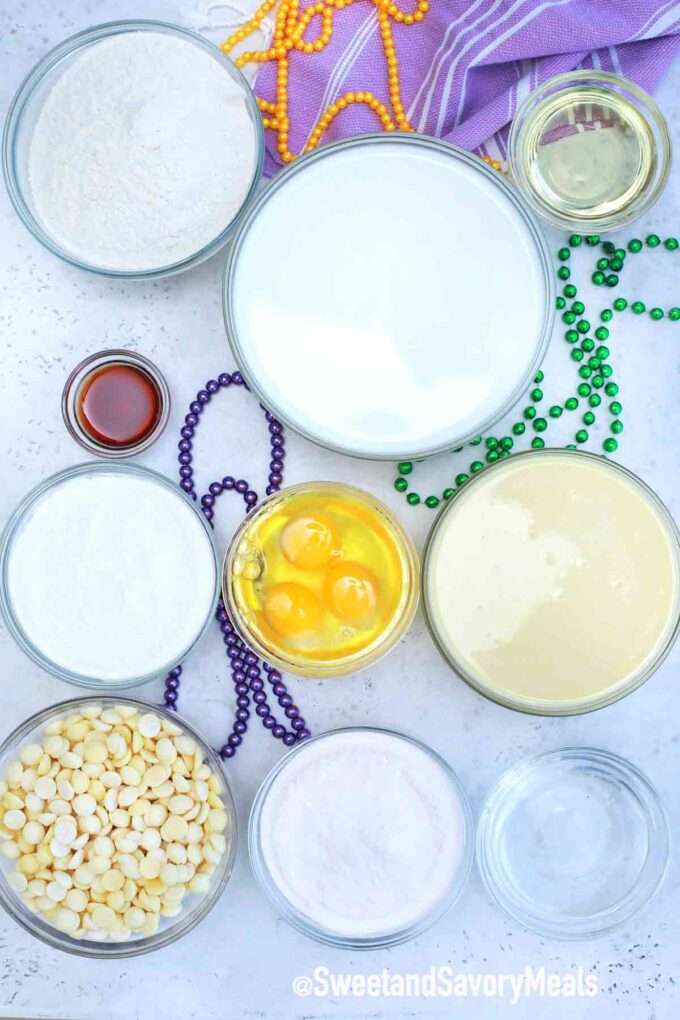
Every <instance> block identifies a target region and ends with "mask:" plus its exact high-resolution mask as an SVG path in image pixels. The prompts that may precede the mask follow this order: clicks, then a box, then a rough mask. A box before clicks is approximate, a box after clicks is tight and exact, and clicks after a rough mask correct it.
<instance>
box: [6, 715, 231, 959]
mask: <svg viewBox="0 0 680 1020" xmlns="http://www.w3.org/2000/svg"><path fill="white" fill-rule="evenodd" d="M235 853H236V811H235V808H234V801H233V798H232V795H231V791H230V789H229V784H228V782H227V779H226V776H225V774H224V771H223V769H222V765H221V762H220V760H219V758H218V757H217V755H216V754H215V752H214V751H212V749H211V748H210V746H209V745H208V744H207V743H206V741H205V740H204V739H203V738H202V737H201V736H200V735H199V734H198V733H197V732H196V731H195V730H194V729H193V728H192V727H191V726H189V724H188V723H186V722H185V721H184V720H182V719H180V718H178V717H177V716H176V715H175V714H174V713H170V712H167V711H166V710H164V709H161V708H156V707H152V706H149V705H146V704H144V703H143V702H140V701H132V700H129V699H122V698H102V697H92V698H79V699H77V700H72V701H64V702H61V703H60V704H58V705H53V706H52V707H51V708H48V709H45V710H44V711H43V712H39V713H38V714H36V715H34V716H32V717H31V718H30V719H28V720H27V721H26V722H25V723H23V724H22V725H21V726H19V727H18V728H17V729H16V730H15V731H14V733H12V734H11V736H9V737H8V738H7V740H6V741H5V742H4V744H3V745H2V747H0V902H1V903H2V905H3V906H4V907H5V909H6V910H7V911H8V913H9V914H11V916H12V917H14V919H15V920H17V921H18V922H19V923H20V924H22V925H23V926H24V928H26V929H27V930H28V931H30V932H31V933H32V934H33V935H36V936H37V937H38V938H40V939H42V940H43V941H44V942H47V943H49V944H50V945H52V946H54V947H56V948H58V949H63V950H66V951H67V952H72V953H77V954H79V955H81V956H92V957H124V956H136V955H138V954H141V953H146V952H149V951H151V950H153V949H159V948H161V947H162V946H165V945H168V944H169V943H170V942H174V941H175V939H177V938H179V937H180V936H182V935H184V934H186V932H188V931H190V930H191V928H193V927H194V926H195V925H196V924H198V922H199V921H200V920H202V918H203V917H205V915H206V914H207V913H208V911H209V910H210V909H211V907H212V906H213V905H214V904H215V902H216V901H217V899H218V897H219V896H220V894H221V893H222V891H223V890H224V888H225V886H226V884H227V882H228V881H229V877H230V875H231V871H232V868H233V863H234V856H235Z"/></svg>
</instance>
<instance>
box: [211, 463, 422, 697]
mask: <svg viewBox="0 0 680 1020" xmlns="http://www.w3.org/2000/svg"><path fill="white" fill-rule="evenodd" d="M418 577H419V566H418V557H417V554H416V550H415V547H414V545H413V542H412V540H411V538H410V536H409V535H408V534H407V532H406V531H405V530H404V528H403V527H402V526H401V524H400V523H399V521H398V520H397V519H396V518H395V517H394V515H393V514H392V513H391V511H390V510H389V509H388V508H387V507H386V506H385V505H384V504H382V503H381V502H380V501H379V500H377V499H375V498H374V497H373V496H370V495H369V494H368V493H367V492H364V491H363V490H361V489H357V488H354V487H353V486H349V485H342V484H340V483H337V482H308V483H304V484H302V485H294V486H291V487H290V488H287V489H284V490H282V491H281V492H278V493H275V494H274V495H272V496H269V497H268V498H267V499H265V500H264V501H263V502H262V503H261V504H260V505H259V506H258V507H257V508H256V509H255V510H253V511H252V512H251V513H250V514H248V516H247V517H246V518H245V519H244V521H243V523H242V524H241V526H240V527H239V529H238V530H237V532H236V534H235V535H234V537H233V538H232V540H231V543H230V545H229V548H228V549H227V553H226V556H225V558H224V566H223V574H222V587H223V595H224V602H225V605H226V607H227V610H228V612H229V616H230V618H231V621H232V623H233V625H234V628H235V629H236V631H237V632H238V634H239V635H240V637H241V638H242V639H243V641H244V642H245V643H246V644H247V645H248V647H249V648H251V649H252V650H253V651H254V652H255V653H256V654H257V655H259V656H260V657H263V658H265V659H266V660H267V661H268V662H270V663H272V664H274V665H276V666H278V667H279V668H281V669H287V670H289V671H291V672H294V673H298V674H300V675H301V676H316V677H319V676H339V675H341V674H343V673H350V672H352V671H354V670H357V669H361V668H363V667H364V666H367V665H369V664H370V663H372V662H375V661H376V659H378V658H380V657H381V656H383V655H385V654H386V652H388V651H389V650H390V648H392V647H393V646H394V645H395V644H396V642H397V641H398V640H399V639H400V637H401V636H402V635H403V634H404V632H405V631H406V630H407V628H408V626H409V625H410V623H411V621H412V619H413V615H414V613H415V610H416V606H417V603H418Z"/></svg>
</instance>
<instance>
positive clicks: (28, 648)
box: [0, 461, 220, 691]
mask: <svg viewBox="0 0 680 1020" xmlns="http://www.w3.org/2000/svg"><path fill="white" fill-rule="evenodd" d="M100 473H101V474H128V475H130V474H132V475H137V476H141V477H142V478H146V479H148V480H149V481H153V482H155V483H157V484H158V485H161V486H162V487H163V488H165V489H167V490H169V491H170V492H172V494H173V495H174V496H176V497H178V498H179V499H181V500H182V501H183V502H184V503H186V505H187V507H190V508H191V512H192V513H193V514H195V516H196V519H197V521H200V525H201V528H202V529H203V530H204V532H205V534H206V536H207V538H208V540H209V542H210V548H211V550H212V553H213V557H214V562H215V587H214V593H213V598H212V602H211V608H210V611H209V612H208V613H207V614H206V618H205V621H204V622H203V625H202V626H201V627H200V629H199V630H198V632H197V633H196V635H195V636H194V638H193V639H192V640H191V642H190V643H189V644H188V645H187V647H186V648H185V649H184V650H183V651H182V652H181V653H180V654H178V655H176V656H175V657H174V658H173V661H170V662H167V663H165V664H163V666H162V667H160V668H158V669H154V670H153V671H152V672H151V673H148V674H145V675H143V676H130V677H125V678H124V679H122V680H101V679H98V678H97V677H92V676H87V675H84V674H82V673H77V672H74V670H72V669H69V668H67V667H65V666H62V665H60V664H59V663H58V662H55V661H53V660H52V659H51V658H49V657H48V656H47V655H46V654H44V653H43V651H42V650H41V649H40V648H38V646H37V645H36V644H35V642H34V641H32V640H31V638H30V637H29V636H28V635H27V634H26V633H25V631H24V629H23V627H22V626H21V624H20V622H19V620H18V619H17V616H16V613H15V610H14V608H13V605H12V599H11V595H10V591H9V582H8V567H9V560H10V553H11V550H12V544H13V541H14V539H15V537H16V536H17V534H18V533H19V530H20V529H21V526H22V524H23V521H24V519H25V518H26V516H27V515H28V514H29V513H30V511H31V509H32V507H33V506H34V504H35V503H36V501H37V500H38V499H39V498H40V497H41V496H43V495H44V493H45V492H47V491H49V490H50V489H51V488H53V487H54V486H57V485H60V484H61V483H62V482H65V481H68V480H70V479H72V478H76V477H79V476H81V475H91V474H100ZM219 594H220V571H219V565H218V560H217V548H216V545H215V538H214V535H213V532H212V529H211V527H210V525H209V524H208V522H207V521H206V519H205V517H204V516H203V514H202V513H200V512H199V511H198V510H197V508H196V506H195V504H194V503H193V501H192V500H191V499H189V497H188V496H187V495H186V494H185V493H184V492H182V490H181V489H180V488H179V487H178V486H177V485H175V483H174V482H172V481H171V480H170V479H169V478H166V477H165V475H161V474H159V472H157V471H152V470H151V469H150V468H147V467H142V466H141V465H139V464H119V463H106V462H102V461H88V462H87V463H85V464H79V465H77V466H76V467H72V468H66V469H65V470H64V471H58V472H57V473H56V474H54V475H51V476H50V477H49V478H46V479H45V480H44V481H43V482H40V484H39V485H37V486H35V488H33V489H31V491H30V492H29V493H28V494H27V495H26V496H25V497H24V498H23V500H22V501H21V503H19V505H18V506H17V508H16V509H15V511H14V513H13V514H12V515H11V517H10V518H9V520H8V521H7V524H6V525H5V528H4V531H3V532H2V536H0V612H1V613H2V617H3V619H4V622H5V624H6V626H7V629H8V631H9V632H10V634H11V635H12V637H13V638H14V640H15V641H16V642H17V644H18V645H19V647H20V648H21V649H22V650H23V651H24V652H25V653H26V654H27V655H28V656H29V658H31V659H32V660H33V661H34V662H36V663H37V664H38V665H39V666H41V667H42V668H43V669H45V670H47V672H48V673H51V674H52V675H53V676H56V677H58V678H59V679H60V680H65V681H67V683H71V684H74V685H75V686H77V687H85V688H88V689H90V690H97V691H102V690H106V691H115V690H121V689H124V688H128V687H137V686H138V685H140V684H145V683H148V682H150V681H151V680H157V679H159V678H161V677H164V676H165V675H166V674H167V673H168V672H169V671H170V670H171V669H172V668H173V667H174V666H176V665H177V663H178V662H181V661H182V659H184V657H185V656H186V655H188V654H189V652H190V651H191V650H192V649H193V648H194V647H195V646H196V644H197V643H198V641H199V640H200V638H201V637H202V636H203V634H204V633H205V630H206V628H207V626H208V624H209V623H210V619H211V617H212V616H213V614H214V612H215V609H216V607H217V601H218V599H219Z"/></svg>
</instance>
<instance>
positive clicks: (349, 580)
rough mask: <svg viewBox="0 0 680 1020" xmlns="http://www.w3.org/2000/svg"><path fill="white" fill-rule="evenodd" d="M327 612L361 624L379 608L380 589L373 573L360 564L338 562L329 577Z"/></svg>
mask: <svg viewBox="0 0 680 1020" xmlns="http://www.w3.org/2000/svg"><path fill="white" fill-rule="evenodd" d="M324 594H325V599H326V604H327V606H328V608H329V609H330V610H331V612H332V613H334V614H335V615H336V616H338V617H339V618H340V619H341V620H344V621H345V622H346V623H362V622H363V621H364V620H366V619H367V618H368V617H369V616H371V615H372V614H373V613H374V612H375V609H376V607H377V605H378V598H379V594H380V588H379V585H378V582H377V580H376V578H375V577H374V576H373V574H372V573H371V571H370V570H367V569H366V567H363V566H362V565H361V563H347V562H342V561H341V562H339V563H336V564H334V566H332V567H331V568H330V569H329V571H328V573H327V574H326V583H325V592H324Z"/></svg>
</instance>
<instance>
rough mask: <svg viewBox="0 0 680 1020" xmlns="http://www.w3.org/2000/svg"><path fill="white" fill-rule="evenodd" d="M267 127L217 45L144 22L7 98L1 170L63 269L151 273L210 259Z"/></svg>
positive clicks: (234, 218) (70, 53) (56, 55)
mask: <svg viewBox="0 0 680 1020" xmlns="http://www.w3.org/2000/svg"><path fill="white" fill-rule="evenodd" d="M263 154H264V132H263V128H262V121H261V118H260V113H259V110H258V108H257V103H256V100H255V97H254V95H253V93H252V91H251V89H250V88H249V86H248V83H247V82H246V80H245V78H244V77H243V75H242V74H241V72H240V71H239V70H238V68H237V67H236V66H235V64H233V63H232V61H231V60H229V58H228V57H226V56H225V55H224V54H223V53H222V52H221V51H220V50H219V49H218V48H217V47H216V46H214V45H213V44H212V43H211V42H209V41H208V40H207V39H204V38H202V37H201V36H199V35H196V34H194V33H193V32H190V31H187V30H186V29H183V28H179V27H176V26H174V25H167V24H164V23H162V22H155V21H119V22H113V23H110V24H107V25H100V26H98V27H96V28H92V29H88V30H87V31H85V32H81V33H80V34H79V35H75V36H73V37H71V38H70V39H67V40H66V41H65V42H63V43H61V45H59V46H57V47H56V49H54V50H52V51H51V52H50V53H48V54H47V56H45V57H44V58H43V59H42V60H41V61H40V62H39V63H38V64H37V65H36V66H35V67H34V69H33V70H32V71H31V73H30V74H29V75H28V77H27V78H26V80H25V81H24V82H23V84H22V85H21V87H20V88H19V91H18V92H17V94H16V96H15V98H14V100H13V102H12V105H11V107H10V110H9V114H8V116H7V121H6V124H5V133H4V138H3V170H4V174H5V181H6V184H7V189H8V192H9V195H10V198H11V200H12V202H13V204H14V207H15V209H16V211H17V213H18V214H19V216H20V218H21V219H22V221H23V222H24V224H25V226H26V227H27V228H28V229H29V230H30V231H31V233H32V234H33V235H34V236H35V237H36V238H37V239H38V240H39V241H41V242H42V243H43V244H44V245H45V247H47V248H48V249H49V250H50V251H51V252H53V253H54V254H55V255H58V256H60V257H61V258H62V259H64V260H65V261H67V262H69V263H71V265H74V266H77V267H79V268H81V269H87V270H89V271H91V272H94V273H98V274H101V275H104V276H113V277H125V278H133V279H135V278H137V279H154V278H156V277H160V276H167V275H170V274H172V273H178V272H182V271H184V270H186V269H189V268H191V267H192V266H195V265H197V264H198V263H200V262H203V261H204V260H205V259H207V258H210V256H211V255H213V254H214V253H215V252H216V251H218V250H219V249H220V248H221V247H222V245H224V244H225V243H226V241H227V240H228V239H229V237H230V236H231V233H232V231H233V230H234V228H235V226H236V223H237V222H238V220H239V217H240V214H241V212H242V210H243V209H244V208H245V206H246V205H247V203H248V200H249V198H250V197H251V195H252V194H253V192H254V190H255V188H256V186H257V183H258V181H259V177H260V172H261V169H262V160H263Z"/></svg>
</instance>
